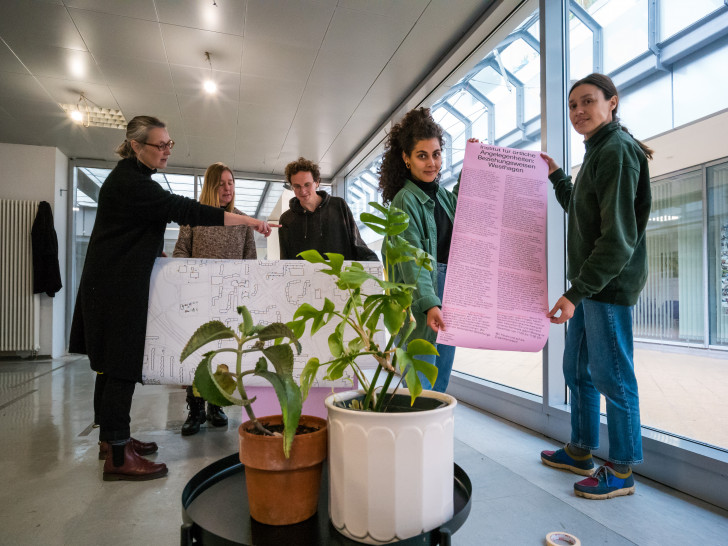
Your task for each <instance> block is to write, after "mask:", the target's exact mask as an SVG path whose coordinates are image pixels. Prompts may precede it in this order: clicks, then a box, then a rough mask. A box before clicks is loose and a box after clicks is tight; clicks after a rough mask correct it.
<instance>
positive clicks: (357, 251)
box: [341, 199, 379, 262]
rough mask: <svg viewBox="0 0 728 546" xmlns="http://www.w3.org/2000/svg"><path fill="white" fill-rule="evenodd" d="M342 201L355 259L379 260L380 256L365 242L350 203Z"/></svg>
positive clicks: (365, 260) (364, 260)
mask: <svg viewBox="0 0 728 546" xmlns="http://www.w3.org/2000/svg"><path fill="white" fill-rule="evenodd" d="M341 203H342V207H343V209H344V210H343V211H342V213H343V214H344V218H345V222H346V225H347V229H348V231H349V240H350V241H351V247H352V252H353V255H354V259H355V260H360V261H363V262H378V261H379V258H378V257H377V255H376V253H375V252H374V251H373V250H371V249H370V248H369V247H368V246H367V244H366V243H365V242H364V239H362V238H361V234H360V233H359V228H358V227H357V225H356V220H354V215H353V214H352V213H351V209H350V208H349V205H347V204H346V201H344V200H343V199H342V200H341Z"/></svg>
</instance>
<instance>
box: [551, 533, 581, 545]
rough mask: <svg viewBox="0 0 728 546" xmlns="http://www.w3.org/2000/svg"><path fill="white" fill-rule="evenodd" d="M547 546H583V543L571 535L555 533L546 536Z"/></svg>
mask: <svg viewBox="0 0 728 546" xmlns="http://www.w3.org/2000/svg"><path fill="white" fill-rule="evenodd" d="M546 544H548V546H581V541H580V540H579V539H578V538H576V537H575V536H574V535H570V534H569V533H562V532H561V531H554V532H553V533H549V534H548V535H546Z"/></svg>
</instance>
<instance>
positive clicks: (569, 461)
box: [541, 445, 594, 476]
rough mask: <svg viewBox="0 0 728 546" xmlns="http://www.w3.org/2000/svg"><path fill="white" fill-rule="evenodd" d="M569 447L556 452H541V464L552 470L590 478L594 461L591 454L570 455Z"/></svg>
mask: <svg viewBox="0 0 728 546" xmlns="http://www.w3.org/2000/svg"><path fill="white" fill-rule="evenodd" d="M568 449H569V446H568V445H567V446H564V447H563V448H561V449H559V450H556V451H542V452H541V462H542V463H543V464H545V465H548V466H552V467H554V468H563V469H564V470H570V471H571V472H573V473H574V474H579V475H580V476H591V475H592V474H593V473H594V460H593V459H592V456H591V453H589V454H587V455H572V454H571V453H570V452H569V451H568Z"/></svg>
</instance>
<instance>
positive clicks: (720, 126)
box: [645, 111, 728, 178]
mask: <svg viewBox="0 0 728 546" xmlns="http://www.w3.org/2000/svg"><path fill="white" fill-rule="evenodd" d="M726 125H728V111H723V112H720V113H718V114H715V115H713V116H711V117H708V118H704V119H701V120H698V121H694V122H692V123H688V124H687V125H683V126H682V127H678V128H676V129H673V130H672V131H668V132H666V133H663V134H661V135H657V136H656V137H653V138H650V139H648V140H645V142H646V143H647V144H648V145H649V146H650V148H652V149H654V150H655V156H654V159H653V160H652V161H650V176H651V177H653V178H654V177H655V176H660V175H663V174H668V173H672V172H675V171H679V170H681V169H685V168H687V167H692V166H694V165H699V164H701V163H706V162H708V161H713V160H714V159H721V158H723V157H726V156H728V147H727V146H726V140H725V127H726Z"/></svg>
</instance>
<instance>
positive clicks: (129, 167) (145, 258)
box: [69, 159, 224, 381]
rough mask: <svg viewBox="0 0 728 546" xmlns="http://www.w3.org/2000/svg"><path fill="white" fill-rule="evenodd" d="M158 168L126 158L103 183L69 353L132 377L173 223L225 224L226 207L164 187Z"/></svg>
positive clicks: (136, 376) (137, 372)
mask: <svg viewBox="0 0 728 546" xmlns="http://www.w3.org/2000/svg"><path fill="white" fill-rule="evenodd" d="M154 172H156V171H154V170H152V169H149V168H148V167H146V166H145V165H143V164H142V163H140V162H138V161H137V160H136V159H122V160H121V161H119V163H118V164H117V165H116V167H115V168H114V170H113V171H111V173H110V174H109V176H108V178H107V179H106V181H105V182H104V184H103V185H102V186H101V191H100V192H99V207H98V211H97V213H96V222H95V224H94V228H93V231H92V232H91V239H90V240H89V245H88V250H87V252H86V261H85V263H84V267H83V274H82V276H81V284H80V286H79V289H78V295H77V297H76V309H75V311H74V314H73V324H72V326H71V339H70V346H69V351H70V352H72V353H82V354H87V355H88V356H89V360H90V361H91V368H92V369H93V370H95V371H97V372H103V373H105V374H108V375H110V376H112V377H118V378H121V379H127V380H132V381H141V377H142V360H143V355H144V338H145V336H146V329H147V306H148V303H149V279H150V277H151V274H152V267H153V266H154V260H155V258H157V257H158V256H159V255H160V254H161V252H162V248H163V244H164V230H165V228H166V225H167V223H169V222H173V221H174V222H177V223H179V224H182V225H190V226H197V225H203V226H212V225H218V226H219V225H223V224H224V212H223V210H222V209H219V208H215V207H208V206H206V205H201V204H199V203H198V202H197V201H195V200H194V199H188V198H187V197H182V196H179V195H174V194H172V193H170V192H168V191H165V190H163V189H162V187H161V186H160V185H159V184H157V183H156V182H155V181H154V180H152V176H151V175H152V174H153V173H154Z"/></svg>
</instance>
